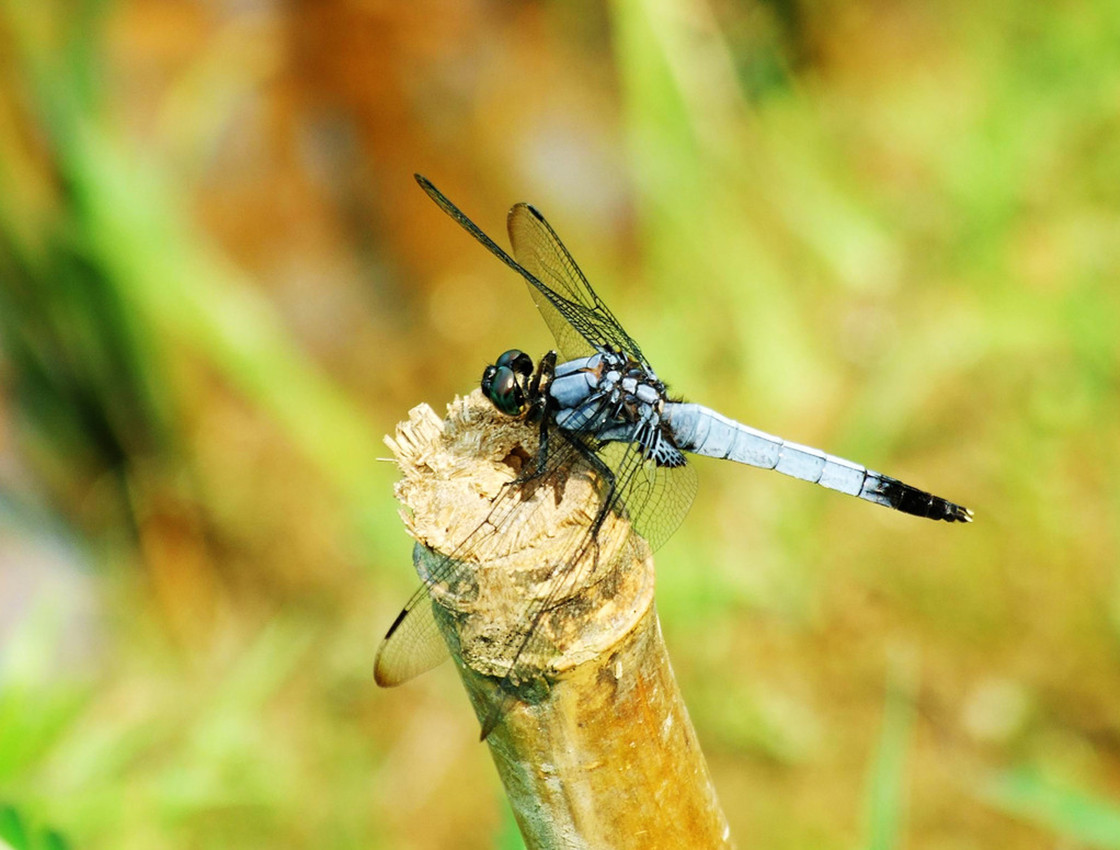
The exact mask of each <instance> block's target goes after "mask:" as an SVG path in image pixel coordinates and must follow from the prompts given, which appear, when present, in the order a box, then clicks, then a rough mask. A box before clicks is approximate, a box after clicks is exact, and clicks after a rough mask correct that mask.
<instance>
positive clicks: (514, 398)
mask: <svg viewBox="0 0 1120 850" xmlns="http://www.w3.org/2000/svg"><path fill="white" fill-rule="evenodd" d="M508 353H509V352H507V354H508ZM518 354H520V352H518ZM502 357H505V355H504V354H503V355H502ZM498 363H499V364H500V365H497V366H487V367H486V371H485V372H484V373H483V375H482V392H483V393H484V394H485V395H486V397H487V398H488V399H490V401H491V402H493V404H494V407H496V408H498V410H500V411H501V412H502V413H505V414H506V415H507V416H517V415H518V414H519V413H521V411H522V409H523V408H524V406H525V394H524V393H523V392H522V391H521V385H520V384H519V383H518V382H517V373H516V372H514V370H513V369H511V368H510V367H509V366H507V365H504V364H502V361H501V358H499V359H498Z"/></svg>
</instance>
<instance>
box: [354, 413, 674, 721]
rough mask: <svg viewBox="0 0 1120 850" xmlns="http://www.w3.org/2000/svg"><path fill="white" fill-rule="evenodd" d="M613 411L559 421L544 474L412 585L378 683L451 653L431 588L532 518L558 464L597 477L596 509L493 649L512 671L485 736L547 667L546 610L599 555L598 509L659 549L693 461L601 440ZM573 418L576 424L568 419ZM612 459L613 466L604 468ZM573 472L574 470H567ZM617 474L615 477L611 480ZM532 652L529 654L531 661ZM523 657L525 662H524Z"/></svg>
mask: <svg viewBox="0 0 1120 850" xmlns="http://www.w3.org/2000/svg"><path fill="white" fill-rule="evenodd" d="M607 414H608V411H607V410H606V409H605V407H604V408H600V409H598V410H589V411H588V412H587V413H586V414H585V417H584V418H585V420H586V421H585V422H584V423H582V427H581V428H580V427H573V432H569V431H560V430H558V429H553V430H552V431H551V437H550V441H549V446H550V449H549V454H548V457H547V458H546V460H545V470H544V474H543V475H542V476H540V477H539V479H537V480H535V481H534V482H532V483H531V484H524V485H511V486H509V487H506V488H504V489H503V490H502V492H501V493H500V494H499V495H498V497H497V499H495V501H494V503H493V505H492V507H491V509H490V511H489V513H488V515H487V518H486V520H485V521H483V522H482V523H480V524H479V525H478V526H477V527H476V528H475V530H474V531H473V532H471V534H469V535H468V536H467V537H466V538H465V539H464V540H463V541H462V542H461V543H459V544H458V545H457V546H456V547H455V549H454V551H452V552H451V553H449V554H448V555H446V556H445V557H443V558H441V559H440V560H439V561H438V562H437V564H436V566H435V567H433V568H432V569H431V570H430V571H429V572H427V574H426V575H425V577H424V582H425V583H424V585H423V586H422V587H421V588H420V589H419V590H418V591H417V592H416V593H415V594H413V596H412V598H411V599H409V601H408V603H407V604H406V605H405V607H404V609H403V610H402V611H401V613H400V615H398V617H397V619H396V620H395V621H394V622H393V625H392V626H391V627H390V628H389V631H388V632H387V634H386V636H385V639H384V641H383V642H382V644H381V647H380V648H379V650H378V653H377V659H376V661H375V663H374V676H375V678H376V680H377V682H378V684H381V685H384V686H390V685H397V684H400V683H402V682H405V681H407V680H408V679H410V678H412V677H413V676H416V675H419V674H420V673H422V672H424V671H425V670H428V669H430V668H431V667H434V666H436V664H438V663H439V662H440V661H441V660H443V658H445V657H446V656H447V650H446V646H445V644H444V641H443V638H442V635H441V634H440V631H439V628H438V625H437V623H436V619H435V617H434V616H433V612H432V604H433V602H432V599H431V597H430V595H429V591H428V588H429V587H433V586H437V585H441V586H442V585H445V584H446V585H447V586H450V587H455V586H456V585H458V584H459V583H460V582H461V581H464V580H466V579H467V578H468V575H469V573H470V572H471V571H473V570H474V569H476V567H475V566H473V563H471V564H468V563H466V560H467V558H468V557H469V559H470V561H471V562H485V561H486V559H487V557H488V555H489V554H490V553H492V552H494V551H495V550H496V549H497V548H498V546H499V545H500V543H501V538H502V537H503V535H505V534H507V533H512V532H511V531H510V530H511V529H513V528H515V527H517V526H518V525H519V524H522V523H525V524H530V523H533V514H534V513H535V512H536V511H537V510H538V509H540V507H541V504H542V500H530V499H526V498H524V496H525V495H526V493H525V490H526V488H527V487H538V486H540V487H547V486H549V482H550V481H551V480H552V479H553V478H554V477H556V476H557V475H558V473H560V471H561V469H563V468H568V469H569V470H570V469H578V470H579V471H580V474H590V475H593V476H598V480H599V482H600V489H601V495H602V498H601V503H600V506H599V512H598V513H597V514H596V516H595V517H594V518H592V519H591V521H589V522H588V523H587V525H586V528H585V530H584V531H583V533H582V534H579V535H575V536H574V537H573V538H572V539H571V540H570V541H569V543H568V544H567V545H566V546H565V547H564V548H563V550H562V551H561V552H559V553H558V554H556V553H554V554H553V563H552V572H551V576H550V578H549V580H548V581H547V583H546V586H545V589H544V591H543V593H542V594H540V595H539V596H537V597H536V598H535V599H533V600H532V601H531V602H529V603H527V604H526V607H525V610H524V611H523V612H522V614H521V616H520V619H519V623H518V624H517V625H516V627H515V628H513V629H511V630H510V631H509V633H508V635H507V636H506V639H505V640H506V644H505V646H504V647H503V648H501V649H500V650H495V652H494V655H495V657H499V658H505V659H508V663H507V668H506V671H505V674H504V675H503V676H502V677H501V681H500V682H499V687H498V688H496V689H495V691H494V698H493V699H494V702H493V704H492V706H491V710H490V712H489V713H488V715H487V717H486V718H485V719H484V721H483V725H482V731H483V737H485V735H486V734H487V733H488V732H489V731H490V730H491V729H493V727H494V725H495V724H496V723H497V722H498V721H499V720H500V719H501V716H502V714H503V713H504V712H505V711H506V710H507V708H508V706H509V705H510V702H511V699H510V697H509V696H508V694H509V693H510V692H511V691H512V690H513V688H512V685H514V684H515V683H516V682H519V681H526V680H528V679H531V678H535V677H537V676H539V675H540V672H541V671H540V670H539V669H538V668H535V667H534V666H533V665H535V664H538V663H539V661H538V659H539V658H540V657H541V655H542V647H543V644H544V641H543V640H542V639H540V638H539V634H538V629H539V626H540V624H541V620H542V618H543V617H544V616H545V615H546V614H548V615H549V616H562V615H563V602H564V600H566V599H568V598H570V597H571V596H572V594H573V593H575V592H576V591H577V590H578V589H579V588H581V587H584V586H585V585H586V583H587V579H588V576H587V575H586V573H587V571H588V570H591V569H594V568H595V564H596V559H595V558H594V557H588V553H589V550H590V549H592V548H593V547H596V546H597V545H598V543H599V541H598V540H597V538H596V535H597V533H598V531H599V529H600V528H601V526H602V523H601V521H600V519H601V517H603V516H605V515H606V514H607V513H608V512H612V511H613V512H616V513H625V514H626V515H627V516H628V517H629V519H630V524H631V527H633V528H634V529H635V530H637V531H638V533H640V534H642V536H643V537H646V539H647V540H648V541H649V543H650V545H651V546H652V547H654V548H656V547H657V546H659V545H660V544H661V543H663V542H664V541H665V540H666V539H667V538H668V537H669V536H670V535H671V534H672V533H673V531H674V530H675V529H676V528H677V526H678V525H679V524H680V521H681V520H682V519H683V518H684V515H685V514H686V513H687V512H688V508H689V505H690V504H691V502H692V497H693V495H694V494H695V490H696V479H695V474H694V472H693V470H692V468H691V467H688V466H682V467H678V468H675V469H668V468H664V467H657V466H656V465H655V464H654V463H653V462H652V461H649V460H646V459H645V458H644V457H643V456H642V454H641V449H640V447H639V446H638V445H637V444H636V443H615V442H611V443H602V442H601V441H598V440H596V439H595V437H594V434H595V433H596V430H597V428H598V426H599V424H600V421H601V419H602V418H604V417H606V416H607ZM571 424H572V425H573V426H575V425H576V423H571ZM600 465H605V467H606V469H607V470H608V474H605V475H604V474H601V473H602V469H601V466H600ZM567 474H572V473H571V472H570V471H569V472H568V473H567ZM612 479H613V482H614V486H613V488H611V487H610V486H609V484H608V482H609V481H610V480H612ZM525 659H528V660H525ZM523 662H524V663H523Z"/></svg>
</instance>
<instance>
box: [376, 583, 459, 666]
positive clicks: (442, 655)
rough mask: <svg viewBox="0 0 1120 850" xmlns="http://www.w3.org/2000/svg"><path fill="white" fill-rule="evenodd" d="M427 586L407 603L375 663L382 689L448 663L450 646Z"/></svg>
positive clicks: (387, 636) (386, 637) (413, 595)
mask: <svg viewBox="0 0 1120 850" xmlns="http://www.w3.org/2000/svg"><path fill="white" fill-rule="evenodd" d="M432 604H433V603H432V598H431V596H430V595H429V593H428V586H427V585H426V584H422V585H420V589H419V590H417V591H416V592H415V593H413V594H412V596H411V597H410V598H409V600H408V602H407V603H405V606H404V608H403V609H401V612H400V613H399V614H398V615H397V619H396V620H394V621H393V625H391V626H390V627H389V631H388V633H387V634H386V635H385V639H384V640H383V641H382V642H381V646H380V647H378V649H377V657H376V658H375V659H374V661H373V679H374V681H375V682H377V684H379V685H380V686H381V687H383V688H391V687H395V686H396V685H401V684H404V683H405V682H407V681H408V680H409V679H412V678H414V677H416V676H419V675H420V674H421V673H424V672H427V671H428V670H431V669H432V668H433V667H435V666H437V665H439V664H440V663H441V662H443V661H446V660H447V657H448V656H447V644H446V643H445V642H444V640H443V635H442V634H440V631H439V627H438V626H437V625H436V619H435V616H434V614H433V613H432Z"/></svg>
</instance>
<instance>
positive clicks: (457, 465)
mask: <svg viewBox="0 0 1120 850" xmlns="http://www.w3.org/2000/svg"><path fill="white" fill-rule="evenodd" d="M390 446H391V447H392V448H393V451H394V453H395V454H396V455H397V459H398V463H399V464H400V465H401V468H402V472H403V479H402V481H401V482H400V483H399V484H398V487H397V495H398V498H400V499H401V501H402V503H403V504H404V505H405V506H406V507H407V508H408V509H409V513H408V515H407V516H406V517H405V521H406V524H407V525H408V527H409V531H410V533H411V534H412V535H413V536H414V537H415V538H416V540H417V553H416V565H417V570H418V572H420V574H421V577H422V578H424V579H425V581H427V582H428V584H429V589H430V591H431V595H432V599H433V606H432V607H433V612H434V614H435V619H436V622H437V623H438V624H439V628H440V630H441V632H442V633H443V636H444V639H445V640H446V641H447V644H448V647H449V648H450V650H451V654H452V657H453V658H454V660H455V663H456V666H457V668H458V669H459V673H460V676H461V678H462V680H463V683H464V685H465V686H466V689H467V692H468V694H469V696H470V698H471V702H472V704H473V706H474V708H475V712H476V714H477V715H478V717H479V720H480V722H481V723H482V724H483V729H484V733H486V732H488V733H489V734H488V735H487V737H486V741H487V744H488V745H489V747H490V752H491V755H492V757H493V759H494V763H495V765H496V766H497V768H498V773H499V775H500V777H501V779H502V782H503V784H504V786H505V789H506V793H507V795H508V797H509V800H510V803H511V805H512V808H513V811H514V813H515V816H516V818H517V822H518V824H519V826H520V828H521V832H522V835H523V837H524V839H525V842H526V845H527V846H528V847H529V848H530V850H538V848H542V850H543V849H544V848H547V850H551V848H602V847H611V848H622V849H623V850H625V848H659V847H666V848H691V847H696V848H715V847H731V846H732V842H731V839H730V834H729V830H728V826H727V821H726V818H725V817H724V815H723V813H722V811H721V810H720V807H719V803H718V800H717V798H716V793H715V789H714V786H713V785H712V781H711V776H710V775H709V773H708V769H707V765H706V764H705V762H704V758H703V754H702V753H701V751H700V747H699V743H698V741H697V739H696V734H695V732H694V730H693V728H692V724H691V722H690V721H689V717H688V712H687V710H686V709H685V706H684V702H683V700H682V698H681V694H680V691H679V689H678V687H677V684H676V680H675V678H674V676H673V672H672V668H671V666H670V664H669V657H668V653H667V652H666V649H665V645H664V641H663V640H662V637H661V629H660V625H659V623H658V620H657V614H656V609H655V607H654V604H653V587H654V580H653V559H652V556H651V553H650V551H649V547H648V546H647V545H646V544H645V542H644V541H643V540H642V539H641V538H640V537H638V536H637V535H635V534H632V533H631V532H630V528H629V524H628V522H627V520H626V519H625V517H624V516H618V515H614V514H611V515H610V516H609V517H608V518H607V519H606V521H605V522H604V524H603V526H602V528H601V529H600V531H599V534H598V535H597V536H596V537H597V540H598V544H597V545H595V546H590V547H586V546H582V545H581V541H584V540H586V530H587V528H588V525H589V523H590V522H591V520H592V518H593V517H594V516H595V514H596V511H597V508H598V505H599V503H600V502H599V499H600V496H601V493H600V489H601V487H600V484H599V482H598V479H597V478H596V476H595V475H594V474H592V473H591V472H590V470H589V468H588V467H587V465H586V463H585V462H584V461H582V459H580V458H578V457H575V458H573V461H572V463H571V464H570V465H568V466H565V467H563V468H561V469H559V470H555V473H554V474H550V475H549V476H548V480H547V481H543V482H541V483H540V484H538V485H537V486H529V487H525V486H524V485H518V487H517V488H516V489H515V488H510V487H507V486H506V485H507V484H508V483H509V482H511V481H513V480H514V479H515V478H516V477H517V476H519V475H521V474H523V473H524V472H525V471H526V470H528V469H530V468H531V464H532V463H533V459H534V458H535V457H536V452H537V429H536V427H535V426H533V425H528V424H525V423H522V422H519V421H516V420H511V419H510V418H508V417H505V416H503V415H501V414H500V413H498V412H497V411H496V410H495V409H494V408H493V406H492V405H491V404H490V403H489V402H488V401H487V400H486V399H485V398H483V397H482V395H481V394H480V393H478V392H476V393H473V394H472V395H471V396H468V397H467V398H466V399H461V400H459V399H457V400H456V401H455V402H454V403H453V404H452V405H451V406H450V407H449V409H448V416H447V419H446V420H444V421H442V422H441V421H440V420H438V418H437V417H436V416H435V414H434V413H433V412H432V411H431V409H430V408H427V407H426V406H421V407H420V408H417V409H416V410H414V411H413V412H412V414H411V415H410V420H409V422H408V423H404V424H402V426H400V427H398V430H397V435H396V437H395V438H394V439H393V440H391V441H390ZM509 511H512V513H507V512H509ZM504 519H513V523H512V524H509V523H506V522H503V520H504ZM488 523H489V524H490V525H487V524H488ZM490 526H497V527H500V528H501V533H500V534H494V533H491V532H492V531H493V528H492V527H490ZM472 534H473V535H474V536H473V537H472ZM468 538H470V543H469V544H468V545H467V546H465V547H461V548H460V549H459V551H457V552H456V561H457V562H458V563H459V564H461V567H457V568H456V569H455V570H454V571H453V575H452V578H451V580H447V575H446V573H447V570H446V569H445V568H446V560H445V557H444V556H443V555H441V554H439V553H447V552H451V551H455V550H456V547H457V546H459V544H461V543H462V541H464V540H467V539H468ZM580 552H582V557H579V558H577V559H574V560H573V555H574V554H578V553H580ZM440 570H442V572H440ZM433 571H435V573H434V572H433ZM437 573H438V574H437ZM433 579H435V581H433ZM529 623H532V624H533V628H532V635H533V637H532V638H531V639H530V640H528V641H527V642H526V641H525V640H524V635H525V633H526V626H527V624H529ZM490 727H492V728H490Z"/></svg>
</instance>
